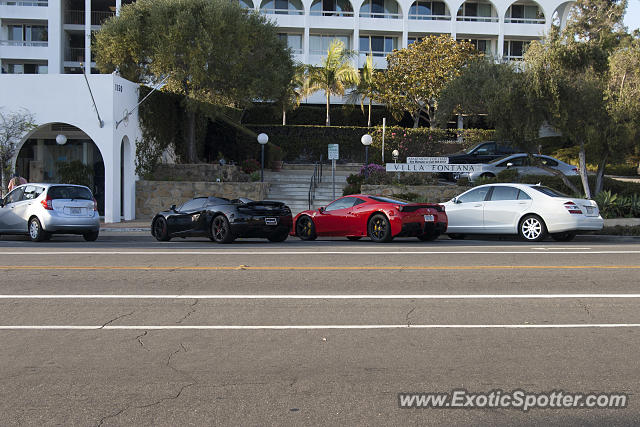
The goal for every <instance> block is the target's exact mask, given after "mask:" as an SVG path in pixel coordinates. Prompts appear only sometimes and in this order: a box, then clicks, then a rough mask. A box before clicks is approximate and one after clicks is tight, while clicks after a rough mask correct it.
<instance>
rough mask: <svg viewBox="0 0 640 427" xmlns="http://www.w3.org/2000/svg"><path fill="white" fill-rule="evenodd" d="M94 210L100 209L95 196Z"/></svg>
mask: <svg viewBox="0 0 640 427" xmlns="http://www.w3.org/2000/svg"><path fill="white" fill-rule="evenodd" d="M93 210H94V211H97V210H98V202H96V198H95V197H94V198H93Z"/></svg>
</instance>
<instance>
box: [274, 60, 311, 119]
mask: <svg viewBox="0 0 640 427" xmlns="http://www.w3.org/2000/svg"><path fill="white" fill-rule="evenodd" d="M308 92H309V79H308V76H307V68H306V66H305V65H304V64H296V65H295V66H294V70H293V77H291V81H289V84H288V85H287V87H286V88H285V92H284V94H283V95H282V98H281V99H280V103H281V104H282V126H285V125H286V124H287V111H289V110H295V109H296V108H298V107H299V106H300V103H301V102H302V100H303V99H304V97H305V96H307V93H308Z"/></svg>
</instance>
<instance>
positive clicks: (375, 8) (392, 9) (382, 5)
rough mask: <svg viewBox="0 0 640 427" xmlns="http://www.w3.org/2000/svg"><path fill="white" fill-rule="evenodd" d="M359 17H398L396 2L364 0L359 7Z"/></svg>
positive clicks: (393, 0) (392, 0) (390, 0)
mask: <svg viewBox="0 0 640 427" xmlns="http://www.w3.org/2000/svg"><path fill="white" fill-rule="evenodd" d="M360 17H361V18H385V19H400V18H401V16H400V13H399V7H398V3H396V2H395V0H365V1H364V3H362V7H361V8H360Z"/></svg>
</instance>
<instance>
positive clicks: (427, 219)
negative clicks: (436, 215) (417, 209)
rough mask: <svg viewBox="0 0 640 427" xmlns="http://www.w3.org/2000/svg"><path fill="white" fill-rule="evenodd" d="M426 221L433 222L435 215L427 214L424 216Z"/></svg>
mask: <svg viewBox="0 0 640 427" xmlns="http://www.w3.org/2000/svg"><path fill="white" fill-rule="evenodd" d="M424 221H425V222H433V215H425V216H424Z"/></svg>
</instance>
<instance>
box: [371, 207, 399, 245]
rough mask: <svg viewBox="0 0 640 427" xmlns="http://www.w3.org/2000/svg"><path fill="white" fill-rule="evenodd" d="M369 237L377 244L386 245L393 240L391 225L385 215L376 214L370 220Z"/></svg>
mask: <svg viewBox="0 0 640 427" xmlns="http://www.w3.org/2000/svg"><path fill="white" fill-rule="evenodd" d="M367 230H368V231H369V237H370V238H371V240H373V241H374V242H376V243H386V242H390V241H391V240H392V239H393V236H392V235H391V224H389V220H388V219H387V217H386V216H384V215H383V214H375V215H374V216H372V217H371V219H370V220H369V225H368V227H367Z"/></svg>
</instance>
